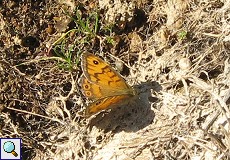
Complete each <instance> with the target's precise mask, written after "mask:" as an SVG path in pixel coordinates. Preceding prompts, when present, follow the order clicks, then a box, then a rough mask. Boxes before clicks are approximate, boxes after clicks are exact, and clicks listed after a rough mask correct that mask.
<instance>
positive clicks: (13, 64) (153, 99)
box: [0, 0, 230, 160]
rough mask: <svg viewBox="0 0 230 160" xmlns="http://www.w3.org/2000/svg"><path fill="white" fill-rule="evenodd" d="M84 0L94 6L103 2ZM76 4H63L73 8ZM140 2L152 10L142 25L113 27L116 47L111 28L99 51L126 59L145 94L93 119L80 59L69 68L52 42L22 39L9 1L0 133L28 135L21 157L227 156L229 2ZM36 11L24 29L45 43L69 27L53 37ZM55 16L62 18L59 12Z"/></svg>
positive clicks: (0, 60)
mask: <svg viewBox="0 0 230 160" xmlns="http://www.w3.org/2000/svg"><path fill="white" fill-rule="evenodd" d="M3 3H4V2H3ZM11 3H16V2H13V1H11V2H10V3H9V4H8V5H12V4H11ZM82 3H83V4H85V5H86V6H88V7H89V8H87V7H86V8H87V9H89V10H90V9H92V8H94V7H90V6H91V5H95V6H97V3H96V2H92V3H90V2H88V1H84V2H82ZM4 4H5V7H6V3H4ZM28 4H30V3H28ZM41 4H43V5H44V3H41ZM51 4H52V2H47V6H44V8H45V10H46V11H47V10H49V9H50V11H52V12H53V13H54V14H59V15H55V16H56V17H58V16H59V17H65V18H66V17H68V16H66V14H64V13H62V11H63V10H62V11H61V10H59V9H58V10H57V9H56V8H55V7H54V6H53V5H51ZM78 4H79V3H77V2H72V1H68V3H58V5H60V6H59V7H60V8H64V9H65V10H68V9H70V10H71V11H72V10H74V9H73V8H74V7H73V6H74V5H76V6H77V5H78ZM14 5H15V4H13V6H14ZM63 5H64V6H63ZM65 5H66V6H69V8H68V7H66V6H65ZM16 6H19V8H20V7H22V6H24V7H25V6H26V3H23V2H21V3H16ZM27 7H28V6H27ZM65 7H66V8H65ZM14 8H15V6H14ZM136 8H138V9H139V10H142V11H143V12H145V17H146V22H145V23H144V24H142V25H141V26H138V27H135V25H134V27H133V26H132V25H130V26H128V29H127V30H126V31H124V32H122V33H119V32H113V33H112V34H111V35H110V36H111V37H112V36H114V37H116V36H117V37H119V38H118V39H119V40H118V42H117V43H115V44H114V46H113V47H111V48H109V47H105V46H106V43H105V39H106V38H107V37H106V36H107V35H106V33H105V34H102V35H97V36H96V38H98V39H99V41H100V45H99V47H98V48H97V50H98V53H99V52H100V51H103V52H105V51H106V52H111V54H107V56H106V58H107V60H108V59H110V61H111V64H113V63H112V62H114V63H115V64H117V65H118V64H119V63H120V62H118V60H122V62H124V63H125V66H126V67H125V68H126V69H128V70H129V72H128V74H127V75H128V76H127V77H125V79H126V80H127V81H128V83H129V84H131V85H133V86H134V87H135V88H136V90H137V91H138V96H137V97H136V99H133V100H131V102H130V103H129V104H128V105H125V106H120V107H118V108H114V109H112V110H111V111H110V112H102V113H100V114H98V115H97V116H93V117H91V118H88V119H87V118H85V117H84V116H83V112H84V110H85V103H84V102H85V99H84V97H82V94H81V92H80V88H79V77H80V76H81V70H80V68H79V65H78V64H77V65H76V64H75V65H74V66H72V70H71V71H69V70H66V69H65V68H61V67H59V66H58V65H59V64H61V63H62V62H61V61H60V59H59V58H50V57H49V55H48V57H47V55H45V54H44V53H45V51H44V52H43V51H42V52H40V51H39V50H38V49H37V50H36V49H34V50H33V49H30V48H29V49H28V47H27V48H26V47H18V45H19V44H18V43H19V42H18V38H19V39H21V35H20V34H19V33H18V32H12V31H11V32H9V30H8V29H9V28H10V27H12V26H11V24H10V20H9V19H4V16H6V15H4V14H5V13H6V12H10V11H7V9H6V8H3V9H2V11H4V13H2V15H1V16H0V19H1V20H0V22H1V24H2V25H1V26H0V28H1V30H2V33H1V37H2V38H1V39H2V40H1V44H2V43H3V44H4V45H1V48H2V51H1V57H0V74H1V79H0V81H1V84H0V85H1V87H0V95H1V97H0V122H1V124H0V128H1V130H0V137H22V138H23V144H24V146H23V157H24V159H76V160H78V159H92V160H99V159H100V160H115V159H119V160H131V159H135V160H148V159H149V160H150V159H194V160H195V159H202V160H203V159H204V160H206V159H216V160H218V159H229V156H230V155H229V149H230V136H229V134H230V133H229V127H230V126H229V124H230V121H229V118H230V111H229V102H230V99H229V97H230V87H229V86H230V85H229V84H230V60H229V53H230V47H229V33H230V32H229V31H230V25H229V17H230V1H229V0H226V1H219V0H212V1H208V0H203V1H192V0H189V1H183V0H168V1H167V2H166V1H162V0H155V1H147V0H146V1H145V0H143V1H137V3H136ZM16 9H17V8H16ZM16 9H15V10H16ZM50 11H49V12H50ZM49 12H46V13H49ZM21 14H22V15H23V14H25V13H21ZM39 14H40V15H39V17H38V18H37V19H34V21H35V22H34V23H35V24H34V26H33V25H32V23H31V25H32V26H31V27H29V28H28V31H27V32H29V33H30V34H33V35H39V34H41V35H40V36H39V37H40V40H41V44H40V49H41V50H48V49H50V48H48V49H47V47H46V46H47V45H48V47H50V45H49V44H50V42H54V41H55V40H56V39H57V37H60V35H61V33H62V32H63V30H62V29H63V28H64V29H66V28H68V27H66V26H62V27H61V28H62V29H60V28H59V29H57V30H58V31H57V32H55V34H54V35H51V36H50V35H49V36H47V33H45V32H46V31H47V30H42V29H40V30H39V28H36V27H35V26H36V23H37V21H39V22H40V23H42V22H41V21H46V18H44V20H42V19H43V16H42V15H43V14H44V13H42V11H39ZM35 15H36V14H35ZM44 15H45V14H44ZM19 17H20V16H19ZM44 17H45V16H44ZM66 19H67V20H66V23H67V22H69V21H70V20H69V19H68V18H66ZM59 20H60V19H59ZM15 23H19V24H20V22H19V21H16V22H15ZM23 23H24V22H23ZM47 23H48V22H47ZM52 23H54V22H52ZM56 23H57V24H58V25H57V26H59V27H60V23H61V20H60V21H58V22H56ZM100 23H102V24H103V25H105V24H104V23H105V22H103V21H101V22H100ZM54 24H55V23H54ZM62 24H63V23H62ZM67 24H68V23H67ZM67 24H66V25H67ZM103 25H102V26H103ZM54 26H55V25H54ZM57 26H56V27H57ZM18 27H19V28H15V30H20V29H21V28H20V27H22V26H20V25H18ZM49 27H50V26H49ZM22 28H23V27H22ZM49 29H50V28H49ZM23 31H24V28H23ZM25 33H26V32H25ZM25 33H23V34H25ZM49 33H50V32H49ZM71 36H73V35H70V37H71ZM54 37H55V38H54ZM73 37H74V36H73ZM75 38H76V37H75ZM96 38H95V39H96ZM42 39H43V41H42ZM80 39H81V38H79V40H80ZM98 39H97V40H98ZM71 40H72V42H73V43H74V42H75V41H74V38H73V39H71ZM71 40H69V41H71ZM95 41H96V40H95ZM121 42H123V43H121ZM90 43H91V41H90ZM51 44H52V43H51ZM92 44H93V45H92ZM92 44H91V45H92V46H97V45H96V44H97V42H92ZM121 44H122V45H123V46H122V45H121ZM17 47H18V48H19V49H18V48H17ZM79 48H82V49H83V50H85V49H86V48H87V49H88V48H89V46H86V47H82V46H79ZM92 48H93V47H92ZM92 48H91V50H95V48H96V47H95V48H94V49H92ZM105 48H106V49H105ZM100 53H101V52H100ZM43 57H45V58H43ZM76 57H78V56H76ZM22 62H25V63H24V64H23V65H18V64H21V63H22ZM57 64H58V65H57Z"/></svg>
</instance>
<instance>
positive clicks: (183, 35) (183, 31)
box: [177, 30, 188, 40]
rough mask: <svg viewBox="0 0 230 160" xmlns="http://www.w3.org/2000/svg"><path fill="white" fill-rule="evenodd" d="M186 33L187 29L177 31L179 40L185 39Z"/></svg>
mask: <svg viewBox="0 0 230 160" xmlns="http://www.w3.org/2000/svg"><path fill="white" fill-rule="evenodd" d="M187 34H188V33H187V31H185V30H182V31H180V32H178V33H177V37H178V39H179V40H184V39H186V37H187Z"/></svg>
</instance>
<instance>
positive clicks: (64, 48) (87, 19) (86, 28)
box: [52, 9, 99, 69]
mask: <svg viewBox="0 0 230 160" xmlns="http://www.w3.org/2000/svg"><path fill="white" fill-rule="evenodd" d="M66 14H67V15H68V16H69V17H70V18H71V19H72V20H73V22H74V23H75V24H76V27H75V28H74V29H71V30H69V31H68V32H66V33H65V34H63V35H62V36H61V37H60V38H59V39H58V40H57V41H55V42H54V43H53V45H52V46H53V47H52V48H53V51H54V52H55V55H56V56H58V57H61V58H62V59H64V62H61V63H60V64H59V66H60V67H62V68H65V69H71V68H73V65H74V64H73V63H78V62H79V55H80V52H81V48H83V47H84V45H85V44H90V43H91V41H92V39H94V38H95V37H96V36H97V32H98V23H99V22H98V21H99V20H98V19H99V15H98V14H97V12H92V13H90V14H89V15H84V16H83V15H82V14H81V12H80V10H78V9H77V10H76V14H75V15H74V16H70V14H68V13H67V12H66ZM70 33H71V34H72V35H73V34H74V37H75V38H73V37H70V36H69V35H70ZM76 50H77V51H76ZM75 53H78V54H75Z"/></svg>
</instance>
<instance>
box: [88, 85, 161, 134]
mask: <svg viewBox="0 0 230 160" xmlns="http://www.w3.org/2000/svg"><path fill="white" fill-rule="evenodd" d="M134 88H135V89H136V91H137V93H138V94H137V96H135V97H133V98H132V99H131V100H130V101H129V103H128V104H126V105H121V106H119V107H116V108H113V109H111V111H109V112H106V111H104V112H101V113H100V114H98V115H96V116H93V117H91V118H90V121H89V127H90V128H92V127H93V126H96V127H97V128H100V129H103V130H104V132H109V131H113V132H115V133H117V132H121V131H125V132H136V131H138V130H140V129H142V128H144V127H146V126H148V125H149V124H151V123H152V121H153V119H154V117H155V114H154V112H153V111H152V110H151V102H150V101H149V99H153V97H152V96H151V89H152V90H154V91H156V92H159V91H160V90H161V88H162V87H161V86H160V85H159V83H157V82H146V83H142V84H140V85H138V86H134Z"/></svg>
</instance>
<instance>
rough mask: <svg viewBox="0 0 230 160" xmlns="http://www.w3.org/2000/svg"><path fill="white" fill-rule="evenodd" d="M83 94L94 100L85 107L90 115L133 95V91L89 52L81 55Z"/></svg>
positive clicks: (104, 63) (113, 71)
mask: <svg viewBox="0 0 230 160" xmlns="http://www.w3.org/2000/svg"><path fill="white" fill-rule="evenodd" d="M82 68H83V74H84V76H83V77H82V79H81V85H82V92H83V94H84V95H85V96H86V97H88V98H90V99H92V100H94V101H95V102H93V103H92V104H90V105H89V106H88V107H87V109H86V114H87V115H91V114H94V113H96V112H99V111H101V110H104V109H107V108H109V107H110V106H113V105H115V104H117V103H119V102H121V101H122V100H125V99H127V98H129V97H130V96H133V95H135V91H134V90H133V88H131V87H130V86H129V85H128V84H127V83H126V82H125V81H124V79H123V78H122V77H121V76H120V75H119V74H118V73H117V72H116V71H115V70H114V69H112V68H111V67H110V66H109V64H107V63H106V62H104V61H103V60H102V59H100V58H99V57H96V56H95V55H93V54H90V53H84V54H83V55H82Z"/></svg>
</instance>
